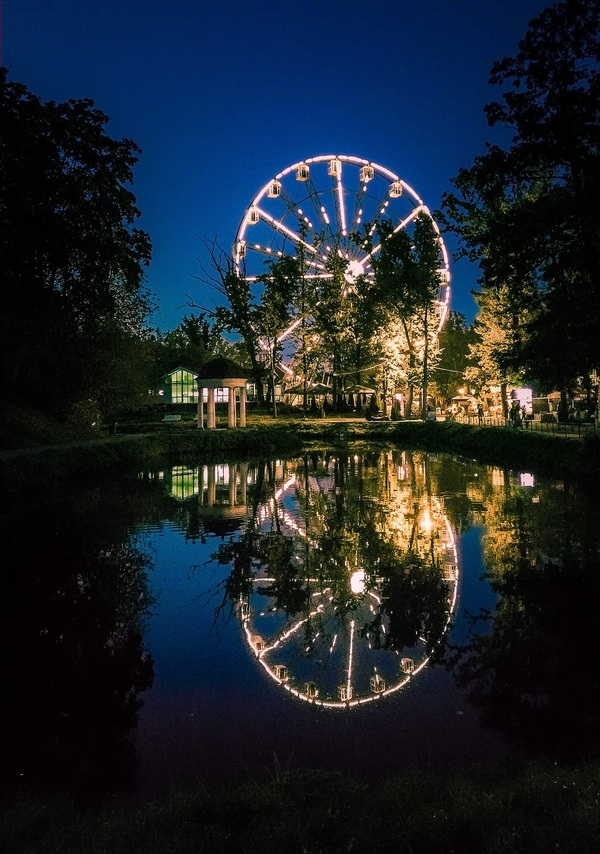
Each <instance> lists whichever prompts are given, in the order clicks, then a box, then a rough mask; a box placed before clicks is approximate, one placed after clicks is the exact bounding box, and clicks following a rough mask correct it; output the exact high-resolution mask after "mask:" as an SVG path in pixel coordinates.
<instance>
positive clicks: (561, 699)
mask: <svg viewBox="0 0 600 854" xmlns="http://www.w3.org/2000/svg"><path fill="white" fill-rule="evenodd" d="M599 521H600V513H599V512H598V508H597V506H595V505H594V503H593V502H591V501H590V499H589V496H583V495H581V494H579V493H578V491H577V490H576V489H575V488H573V487H569V486H568V485H567V484H565V483H562V482H553V481H552V482H551V481H544V480H542V479H539V478H537V477H536V476H535V475H534V474H532V473H529V472H511V471H508V470H500V469H493V468H489V467H484V466H480V465H478V464H476V463H474V462H472V461H467V460H464V459H460V458H451V457H449V456H447V455H427V454H424V453H421V452H411V451H399V450H393V451H391V450H390V451H382V450H365V449H364V448H360V449H357V450H356V452H351V453H347V452H345V453H344V454H336V453H334V452H329V453H327V452H315V453H310V454H304V455H302V456H299V457H297V458H291V459H267V458H265V459H255V460H252V461H245V462H235V463H233V462H231V463H226V462H223V463H219V464H205V463H202V462H198V461H186V464H181V465H175V466H173V465H169V466H164V467H161V468H155V469H153V470H144V471H139V472H137V474H136V476H134V477H127V476H123V477H122V478H121V479H120V480H119V481H118V482H117V481H110V482H107V483H103V484H97V485H96V486H95V487H94V488H93V489H76V490H75V489H74V490H73V493H72V494H71V495H70V496H68V497H65V499H64V500H63V501H61V502H54V503H51V504H49V505H48V506H43V507H42V508H41V509H40V506H39V505H38V506H37V509H36V510H35V512H33V511H26V512H25V513H24V514H21V513H20V512H16V511H15V512H14V513H12V514H11V518H10V520H9V522H8V524H7V525H6V526H5V527H6V529H5V531H4V533H3V545H2V549H3V552H4V558H3V566H5V567H11V573H10V580H9V594H10V595H9V597H8V602H9V605H8V607H7V609H6V613H5V617H4V625H5V631H7V632H8V635H7V640H8V649H9V650H10V654H11V658H12V660H13V661H14V662H15V664H16V671H15V674H16V678H15V680H14V682H13V684H12V686H11V691H10V692H9V702H8V706H9V719H10V722H9V729H8V732H9V733H10V737H9V739H8V743H7V745H6V754H7V757H8V762H7V763H6V765H5V768H6V769H7V776H8V782H9V785H11V786H12V785H14V784H15V782H16V783H19V784H21V785H29V784H31V785H36V786H43V787H46V788H53V787H59V786H63V785H68V786H76V787H77V788H78V789H79V790H80V791H89V792H91V793H94V794H96V793H98V792H101V793H107V792H111V793H126V792H127V793H131V792H136V793H138V794H141V795H145V794H153V793H156V792H160V791H161V790H163V789H165V788H166V787H168V786H169V784H170V783H171V782H180V781H182V780H186V779H201V780H206V781H213V780H220V779H229V778H231V777H235V776H237V777H239V776H242V775H244V774H246V773H248V772H250V773H253V774H254V773H257V772H259V773H260V772H267V773H271V774H276V773H278V772H279V771H280V770H282V769H287V768H293V767H297V766H310V767H319V768H328V769H339V770H342V771H347V772H349V773H355V774H361V775H365V776H370V777H374V776H378V775H384V774H389V773H391V772H393V771H394V770H396V769H400V768H402V767H406V766H407V765H418V766H420V767H440V766H441V767H444V766H456V765H461V764H469V763H472V762H477V761H484V760H487V759H490V758H493V757H502V756H504V755H507V754H514V753H518V754H523V755H524V754H526V753H532V754H534V755H539V754H540V753H549V754H551V755H553V756H567V757H572V756H575V757H577V756H581V755H590V754H591V753H593V752H594V751H596V750H597V746H598V745H597V736H596V732H597V730H598V726H597V724H598V717H599V713H598V709H599V708H600V703H599V699H600V696H599V688H598V678H597V677H596V675H595V674H596V670H597V668H596V667H595V657H596V653H595V652H594V650H596V652H597V641H596V622H597V613H598V605H599V603H600V584H599V580H598V554H599V541H600V525H599Z"/></svg>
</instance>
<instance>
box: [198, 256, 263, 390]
mask: <svg viewBox="0 0 600 854" xmlns="http://www.w3.org/2000/svg"><path fill="white" fill-rule="evenodd" d="M202 242H203V244H204V246H205V248H206V250H207V251H208V254H209V257H210V261H211V266H212V272H208V271H206V270H204V268H202V273H203V275H202V276H201V277H198V278H200V280H201V281H203V282H204V283H205V284H207V285H208V286H209V287H210V288H212V289H213V290H214V291H216V292H217V293H218V294H219V295H220V296H221V297H223V298H224V299H225V301H226V304H221V305H218V306H216V307H215V308H213V309H209V308H207V307H205V306H202V305H198V304H197V303H195V302H194V300H193V299H192V298H191V297H188V303H189V305H190V307H192V308H200V309H202V311H203V312H206V313H207V314H208V315H210V316H212V317H213V318H214V319H215V321H216V323H217V326H218V327H219V328H220V329H223V330H225V331H226V332H236V333H238V335H239V336H240V338H241V339H242V341H243V343H244V348H245V351H246V356H247V359H248V361H249V363H250V366H251V371H252V376H253V378H254V381H255V383H256V389H257V393H258V401H259V403H260V404H261V405H263V404H264V396H263V391H262V378H263V373H264V369H263V365H262V362H261V359H260V345H259V337H260V336H259V333H258V305H257V302H256V299H255V297H254V294H253V293H252V290H251V286H250V282H249V281H248V279H247V278H246V276H245V275H244V271H243V270H239V269H238V268H237V266H236V264H234V262H233V258H231V256H230V255H229V254H228V253H227V252H225V250H224V249H222V247H220V246H219V245H218V243H217V242H216V240H210V241H209V240H204V241H202Z"/></svg>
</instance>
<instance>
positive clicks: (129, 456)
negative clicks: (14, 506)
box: [0, 416, 600, 500]
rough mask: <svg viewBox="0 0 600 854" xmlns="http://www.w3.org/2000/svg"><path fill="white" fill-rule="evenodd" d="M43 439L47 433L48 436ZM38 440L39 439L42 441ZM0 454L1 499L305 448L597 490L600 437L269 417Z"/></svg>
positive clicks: (67, 439)
mask: <svg viewBox="0 0 600 854" xmlns="http://www.w3.org/2000/svg"><path fill="white" fill-rule="evenodd" d="M46 432H47V431H46ZM46 432H45V433H44V436H45V435H46ZM15 442H16V438H15V437H14V436H13V437H12V441H11V445H12V446H13V447H12V448H10V449H8V450H7V449H6V448H5V450H4V451H2V452H0V477H1V478H2V483H3V488H4V497H5V498H7V497H8V498H9V499H11V500H12V499H13V498H14V497H15V496H16V495H18V494H19V493H22V492H30V490H31V485H32V484H35V485H36V491H37V492H38V493H39V492H44V493H45V494H46V495H51V493H52V491H53V490H55V489H57V488H59V487H60V484H61V483H64V482H68V481H72V480H73V479H76V480H81V479H83V480H85V479H89V478H90V477H93V476H94V475H98V474H101V473H102V472H109V471H112V470H123V468H127V467H131V468H135V467H140V466H148V465H152V464H153V463H155V462H161V463H165V462H167V463H168V462H169V461H173V462H183V461H185V460H187V459H189V460H197V459H198V457H201V458H202V459H204V460H208V459H211V458H212V459H217V458H220V459H223V458H224V457H225V456H227V457H230V458H231V457H234V456H235V457H239V456H248V457H250V456H252V457H254V456H256V455H257V454H261V455H265V454H266V455H270V454H286V453H294V452H300V451H302V450H303V449H305V448H311V447H334V448H341V449H344V448H350V447H353V448H356V447H357V446H359V447H360V445H364V444H367V443H368V444H373V443H375V444H378V445H380V446H382V447H390V446H395V447H399V448H422V449H425V450H431V451H447V452H450V453H455V454H461V455H465V456H468V457H472V458H475V459H477V460H479V461H480V462H483V463H489V464H491V465H498V466H505V467H508V468H517V469H525V470H529V471H534V472H537V473H538V474H547V475H550V476H554V477H560V478H569V479H574V480H579V481H580V482H581V483H582V484H584V485H585V484H587V485H590V486H592V487H594V488H597V485H598V482H599V478H600V436H598V435H595V436H591V437H589V438H583V439H579V438H575V437H563V436H553V435H549V434H543V433H532V432H528V431H525V430H513V429H510V428H499V427H479V426H470V425H464V424H455V423H446V422H430V423H427V424H425V423H423V422H418V421H405V422H381V423H369V422H366V421H361V420H348V419H339V420H337V419H328V420H326V421H319V420H315V421H311V420H306V421H302V420H301V419H294V418H282V419H278V420H277V421H273V419H271V418H270V417H265V416H262V417H257V418H254V419H251V420H250V422H249V425H248V427H247V428H245V429H237V430H224V429H220V430H196V429H194V425H193V423H192V422H188V423H185V422H183V423H180V424H176V425H169V426H165V427H164V428H163V429H161V430H157V431H155V432H151V433H139V434H136V433H131V434H126V435H116V436H114V435H113V436H103V437H98V435H97V434H96V435H95V436H94V435H93V434H88V435H86V436H81V435H68V434H67V435H65V434H61V435H59V436H57V437H56V440H55V441H54V442H51V443H47V442H44V441H43V440H42V441H38V443H37V444H36V443H35V442H34V441H33V439H32V438H31V436H28V438H27V443H26V444H24V446H23V447H21V448H18V449H17V448H15V447H14V444H15Z"/></svg>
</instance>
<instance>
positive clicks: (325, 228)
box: [306, 177, 334, 240]
mask: <svg viewBox="0 0 600 854" xmlns="http://www.w3.org/2000/svg"><path fill="white" fill-rule="evenodd" d="M306 188H307V190H308V198H309V199H310V201H311V204H312V206H313V209H314V211H315V213H316V215H317V219H318V220H319V223H320V224H321V231H322V232H323V233H324V234H325V235H326V239H329V240H333V237H334V233H333V228H332V225H331V220H330V218H329V214H328V213H327V209H326V207H325V205H324V204H323V203H322V202H323V201H324V200H322V199H321V195H320V193H319V191H318V190H317V188H316V187H315V184H314V181H313V179H312V178H310V177H309V178H308V179H307V181H306Z"/></svg>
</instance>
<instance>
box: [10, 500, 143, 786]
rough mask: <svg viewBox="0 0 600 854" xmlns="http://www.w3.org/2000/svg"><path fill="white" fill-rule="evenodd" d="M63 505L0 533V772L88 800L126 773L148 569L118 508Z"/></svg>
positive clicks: (114, 503)
mask: <svg viewBox="0 0 600 854" xmlns="http://www.w3.org/2000/svg"><path fill="white" fill-rule="evenodd" d="M71 497H72V499H73V500H72V502H70V503H69V504H68V505H66V504H64V505H63V504H62V503H61V504H58V505H50V506H48V507H46V508H44V512H43V513H37V514H35V516H34V517H30V516H29V515H27V516H26V517H25V518H24V519H14V518H12V519H11V520H10V522H9V523H8V524H7V525H6V526H5V527H4V529H3V531H2V538H1V546H2V555H1V557H2V566H3V567H4V568H5V589H4V597H3V600H4V608H3V610H2V631H3V640H4V644H3V649H4V654H5V656H6V660H7V661H10V662H11V665H12V667H11V669H10V675H9V678H8V679H7V680H6V682H5V685H4V688H5V691H6V694H5V703H4V710H5V714H6V718H5V729H4V734H5V743H4V749H3V756H2V769H3V781H4V783H5V784H6V785H8V786H9V787H12V786H14V785H15V784H19V786H20V787H22V788H24V789H27V790H29V789H37V788H39V787H41V788H44V789H45V788H47V787H56V788H62V787H66V788H69V789H71V790H72V791H74V792H76V793H77V795H78V796H81V797H87V796H90V797H95V796H96V795H97V794H98V793H104V792H107V791H111V790H114V789H115V788H118V787H120V786H122V785H123V784H124V783H125V782H126V781H127V780H128V779H129V778H131V777H132V775H133V773H134V752H133V746H132V743H131V741H130V734H131V731H132V729H133V728H134V727H135V725H136V722H137V714H138V712H139V709H140V707H141V699H140V697H141V694H142V693H143V692H144V691H146V690H147V689H148V688H149V687H150V686H151V684H152V679H153V662H152V659H151V657H150V656H149V655H148V654H147V652H146V650H145V648H144V629H145V623H144V621H145V616H146V613H147V609H148V607H149V606H150V604H151V596H150V594H149V590H148V584H147V572H148V569H149V567H150V561H149V558H148V556H147V554H145V553H144V552H143V551H142V550H140V549H139V548H138V547H137V546H136V544H135V543H134V542H132V540H131V509H132V508H131V502H130V501H127V502H125V501H123V499H122V497H121V496H120V495H118V494H116V493H113V492H111V491H110V490H106V491H104V492H103V493H100V491H98V490H95V491H92V492H87V493H85V494H79V493H77V494H76V493H75V491H74V492H73V494H72V496H71ZM134 515H137V514H134ZM99 519H102V524H98V521H99Z"/></svg>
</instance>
